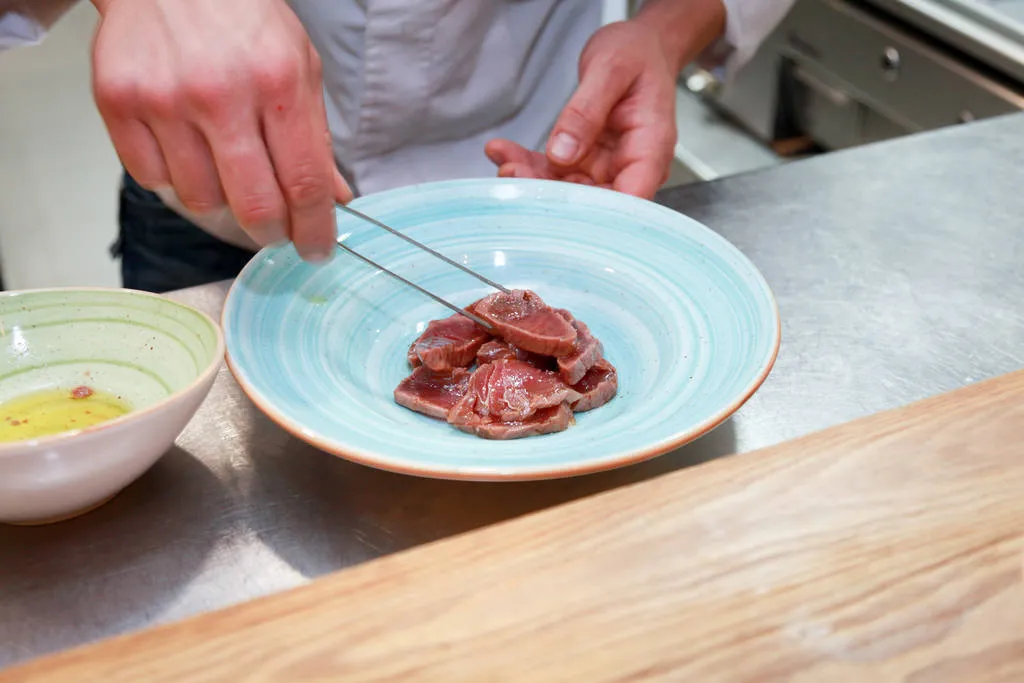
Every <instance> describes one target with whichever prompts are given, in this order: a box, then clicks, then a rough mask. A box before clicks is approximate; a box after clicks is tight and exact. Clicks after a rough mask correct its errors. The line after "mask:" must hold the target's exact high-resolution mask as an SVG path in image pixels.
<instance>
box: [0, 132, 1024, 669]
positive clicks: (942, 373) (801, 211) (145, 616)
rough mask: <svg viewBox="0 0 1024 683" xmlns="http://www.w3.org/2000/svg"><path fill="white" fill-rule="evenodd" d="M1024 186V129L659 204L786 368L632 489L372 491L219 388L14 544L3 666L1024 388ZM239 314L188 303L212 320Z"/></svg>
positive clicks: (1, 616) (866, 153) (605, 478)
mask: <svg viewBox="0 0 1024 683" xmlns="http://www.w3.org/2000/svg"><path fill="white" fill-rule="evenodd" d="M1022 176H1024V115H1017V116H1013V117H1009V118H1004V119H998V120H992V121H986V122H983V123H976V124H971V125H968V126H962V127H958V128H956V129H954V130H946V131H942V132H938V133H933V134H927V135H921V136H915V137H911V138H905V139H902V140H899V141H895V142H890V143H884V144H881V145H875V146H871V147H867V148H861V149H858V150H853V151H849V152H842V153H837V154H831V155H826V156H823V157H819V158H815V159H812V160H808V161H803V162H798V163H794V164H789V165H786V166H783V167H779V168H775V169H771V170H768V171H763V172H757V173H751V174H747V175H743V176H737V177H733V178H727V179H724V180H721V181H716V182H713V183H708V184H703V185H697V186H689V187H683V188H678V189H676V190H672V191H669V192H667V193H665V194H663V195H662V196H661V198H660V199H661V201H663V202H664V203H666V204H668V205H669V206H672V207H673V208H676V209H678V210H680V211H683V212H684V213H687V214H689V215H691V216H694V217H695V218H697V219H698V220H702V221H704V222H705V223H706V224H708V225H710V226H711V227H713V228H714V229H716V230H718V231H719V232H720V233H722V234H723V235H725V236H726V237H727V238H729V239H730V240H731V241H732V242H733V243H734V244H736V245H737V246H738V247H739V248H740V249H742V250H743V251H744V252H745V253H746V254H747V255H748V256H750V257H751V258H752V259H753V261H754V262H755V263H756V264H757V265H758V267H760V268H761V270H762V271H763V272H764V274H765V276H766V277H767V279H768V281H769V283H771V285H772V286H773V288H774V290H775V292H776V295H777V297H778V300H779V305H780V309H781V312H782V319H783V343H782V351H781V353H780V356H779V360H778V363H777V365H776V368H775V371H774V372H773V373H772V375H771V376H770V377H769V379H768V381H767V382H766V383H765V385H764V387H763V388H762V389H761V391H760V392H758V393H757V394H756V395H755V397H754V398H753V399H752V400H751V401H750V402H749V403H748V404H747V405H746V406H745V407H744V408H743V409H742V410H740V412H739V413H738V414H737V415H736V416H735V417H734V418H733V419H732V420H729V421H728V422H726V423H725V424H724V425H722V426H721V427H720V428H719V429H717V430H716V431H714V432H713V433H711V434H710V435H708V436H707V437H705V438H703V439H701V440H699V441H698V442H696V443H694V444H692V445H690V446H689V447H686V448H683V449H681V450H680V451H678V452H676V453H673V454H670V455H667V456H664V457H662V458H659V459H656V460H654V461H651V462H648V463H645V464H642V465H639V466H635V467H632V468H628V469H624V470H619V471H616V472H609V473H603V474H598V475H592V476H588V477H583V478H578V479H571V480H563V481H549V482H538V483H526V484H475V483H458V482H445V481H433V480H421V479H415V478H411V477H406V476H401V475H395V474H389V473H386V472H380V471H375V470H371V469H367V468H364V467H361V466H357V465H353V464H350V463H348V462H345V461H343V460H339V459H336V458H333V457H331V456H328V455H324V454H322V453H319V452H317V451H315V450H314V449H312V448H310V447H307V446H305V445H303V444H301V443H299V442H298V441H296V440H294V439H292V438H291V437H289V436H287V435H286V434H285V433H284V432H282V431H281V430H280V429H278V428H277V427H275V426H274V425H273V424H272V423H270V422H269V421H268V420H267V419H265V418H263V417H262V416H261V415H260V414H259V413H258V412H257V411H256V410H255V408H253V406H252V405H250V403H249V402H248V401H247V399H246V398H245V397H244V396H243V395H242V393H241V392H240V390H239V389H238V388H237V387H236V385H235V384H234V382H233V381H232V379H231V377H230V376H229V375H228V374H227V373H226V371H225V372H222V373H221V376H220V378H219V379H218V381H217V384H216V385H215V387H214V389H213V391H212V393H211V395H210V398H209V400H207V402H206V403H205V404H204V406H203V407H202V408H201V410H200V412H199V414H198V415H197V416H196V419H195V420H194V421H193V422H192V424H191V425H190V426H189V427H188V429H187V430H186V431H185V433H184V434H183V435H182V436H181V438H180V439H179V441H178V445H177V448H175V449H174V450H173V451H172V452H170V453H169V454H168V455H167V456H166V457H165V458H163V459H162V460H161V461H160V462H159V463H158V464H157V465H156V466H155V467H154V468H153V469H152V470H151V471H150V472H149V473H147V474H146V475H144V476H143V477H142V478H141V479H140V480H139V481H138V482H137V483H135V484H133V485H132V486H130V487H129V488H128V489H126V490H125V491H124V492H123V493H122V494H120V495H119V496H117V497H116V498H115V499H114V500H113V501H112V502H111V503H109V504H107V505H106V506H104V507H102V508H100V509H99V510H97V511H96V512H93V513H91V514H88V515H86V516H84V517H81V518H79V519H77V520H72V521H69V522H65V523H61V524H57V525H53V526H47V527H36V528H17V527H0V666H4V665H8V664H11V663H13V662H16V661H19V660H22V659H26V658H29V657H33V656H37V655H40V654H43V653H46V652H49V651H53V650H56V649H61V648H66V647H69V646H72V645H76V644H80V643H83V642H86V641H91V640H94V639H98V638H101V637H105V636H109V635H112V634H116V633H122V632H125V631H130V630H135V629H139V628H143V627H146V626H150V625H154V624H158V623H162V622H166V621H169V620H176V619H180V618H183V617H186V616H189V615H193V614H196V613H198V612H202V611H206V610H212V609H215V608H219V607H223V606H226V605H229V604H232V603H237V602H240V601H243V600H248V599H251V598H254V597H257V596H260V595H265V594H267V593H272V592H275V591H281V590H284V589H287V588H291V587H293V586H296V585H299V584H302V583H303V582H306V581H308V580H309V579H311V578H312V577H316V576H318V575H321V574H324V573H325V572H330V571H333V570H336V569H340V568H342V567H347V566H350V565H354V564H357V563H360V562H364V561H366V560H369V559H371V558H374V557H377V556H380V555H384V554H387V553H392V552H395V551H398V550H402V549H404V548H409V547H411V546H416V545H419V544H422V543H426V542H428V541H432V540H435V539H439V538H443V537H446V536H451V535H453V534H457V533H460V532H464V531H467V530H470V529H473V528H475V527H479V526H481V525H486V524H490V523H493V522H496V521H499V520H503V519H506V518H509V517H513V516H517V515H522V514H525V513H528V512H531V511H533V510H537V509H541V508H545V507H548V506H551V505H555V504H557V503H560V502H563V501H567V500H570V499H573V498H577V497H580V496H585V495H588V494H592V493H595V492H597V491H601V490H603V489H607V488H611V487H615V486H620V485H622V484H625V483H628V482H634V481H637V480H641V479H645V478H648V477H652V476H655V475H658V474H660V473H664V472H666V471H669V470H673V469H676V468H680V467H685V466H687V465H690V464H693V463H697V462H701V461H704V460H707V459H709V458H714V457H719V456H722V455H725V454H728V453H732V452H736V451H743V450H748V449H752V448H757V447H760V446H765V445H768V444H772V443H776V442H779V441H782V440H784V439H788V438H790V437H794V436H797V435H800V434H804V433H807V432H810V431H812V430H817V429H820V428H823V427H826V426H829V425H832V424H835V423H838V422H841V421H845V420H849V419H852V418H856V417H859V416H862V415H865V414H867V413H871V412H875V411H878V410H881V409H885V408H891V407H894V406H898V405H902V404H905V403H907V402H909V401H912V400H915V399H919V398H922V397H924V396H927V395H931V394H935V393H938V392H942V391H946V390H949V389H953V388H956V387H958V386H962V385H964V384H967V383H970V382H974V381H977V380H981V379H983V378H987V377H991V376H994V375H997V374H1001V373H1004V372H1007V371H1010V370H1014V369H1017V368H1019V367H1021V366H1022V364H1024V363H1022V359H1024V219H1022V217H1024V193H1022V192H1021V189H1020V188H1021V177H1022ZM225 292H226V286H225V285H216V286H209V287H203V288H199V289H195V290H190V291H185V292H180V293H177V294H176V295H174V296H175V298H177V299H179V300H181V301H185V302H188V303H190V304H193V305H195V306H197V307H199V308H201V309H203V310H205V311H207V312H209V313H213V314H216V313H217V312H218V311H219V309H220V306H221V304H222V301H223V297H224V294H225ZM594 523H595V524H600V523H601V520H594Z"/></svg>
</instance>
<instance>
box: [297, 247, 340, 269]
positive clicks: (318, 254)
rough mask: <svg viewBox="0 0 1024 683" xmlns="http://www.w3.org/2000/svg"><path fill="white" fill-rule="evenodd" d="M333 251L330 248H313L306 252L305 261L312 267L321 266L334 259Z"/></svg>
mask: <svg viewBox="0 0 1024 683" xmlns="http://www.w3.org/2000/svg"><path fill="white" fill-rule="evenodd" d="M334 252H335V250H334V249H332V248H330V247H314V248H312V249H310V251H308V252H306V255H305V257H304V258H305V259H306V261H308V262H309V263H312V264H314V265H317V266H319V265H323V264H325V263H327V262H328V261H330V260H331V259H332V258H334Z"/></svg>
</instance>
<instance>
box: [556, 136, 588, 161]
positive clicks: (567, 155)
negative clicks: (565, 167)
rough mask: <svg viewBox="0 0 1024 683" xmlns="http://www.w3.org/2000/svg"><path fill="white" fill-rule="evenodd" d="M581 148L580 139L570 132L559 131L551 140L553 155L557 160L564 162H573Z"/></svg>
mask: <svg viewBox="0 0 1024 683" xmlns="http://www.w3.org/2000/svg"><path fill="white" fill-rule="evenodd" d="M579 148H580V143H579V141H578V140H577V139H576V138H574V137H573V136H571V135H569V134H568V133H559V134H558V135H556V136H555V137H554V139H553V140H552V141H551V149H550V150H549V151H550V153H551V156H552V157H554V159H555V161H561V162H562V163H564V164H568V163H571V162H572V161H573V160H574V159H575V158H576V152H577V150H579Z"/></svg>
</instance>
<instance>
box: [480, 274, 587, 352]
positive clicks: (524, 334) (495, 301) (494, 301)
mask: <svg viewBox="0 0 1024 683" xmlns="http://www.w3.org/2000/svg"><path fill="white" fill-rule="evenodd" d="M473 311H474V312H475V313H476V315H478V316H480V317H481V318H483V319H484V320H486V321H487V322H489V323H491V325H493V326H494V330H493V332H494V334H495V335H496V336H498V337H501V338H502V339H504V340H505V341H507V342H508V343H509V344H512V345H514V346H518V347H519V348H521V349H523V350H524V351H532V352H533V353H539V354H541V355H543V356H566V355H569V354H570V353H572V352H573V351H574V350H575V348H576V330H575V328H573V326H572V324H571V323H569V321H567V320H566V319H565V318H563V317H562V316H560V315H559V314H558V313H556V312H555V311H554V309H552V308H551V307H550V306H548V305H547V304H545V303H544V301H543V300H542V299H541V298H540V297H539V296H537V295H536V294H534V293H533V292H531V291H529V290H522V289H517V290H513V291H511V292H509V293H505V292H498V293H496V294H492V295H490V296H488V297H486V298H484V299H481V300H480V301H477V302H476V303H475V304H473Z"/></svg>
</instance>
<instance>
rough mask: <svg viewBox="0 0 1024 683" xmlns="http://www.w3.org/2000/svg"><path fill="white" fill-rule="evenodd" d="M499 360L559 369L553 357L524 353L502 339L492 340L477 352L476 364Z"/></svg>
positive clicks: (546, 368)
mask: <svg viewBox="0 0 1024 683" xmlns="http://www.w3.org/2000/svg"><path fill="white" fill-rule="evenodd" d="M499 360H521V361H523V362H524V363H529V364H530V365H532V366H533V367H535V368H541V369H543V370H554V369H555V368H556V367H557V365H556V362H555V359H554V357H552V356H542V355H540V354H539V353H530V352H529V351H523V350H522V349H521V348H519V347H518V346H512V345H511V344H509V343H508V342H506V341H502V340H500V339H492V340H491V341H489V342H487V343H486V344H484V345H483V346H481V347H480V350H479V351H477V352H476V362H477V363H478V364H480V365H484V364H485V363H493V362H495V361H499Z"/></svg>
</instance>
